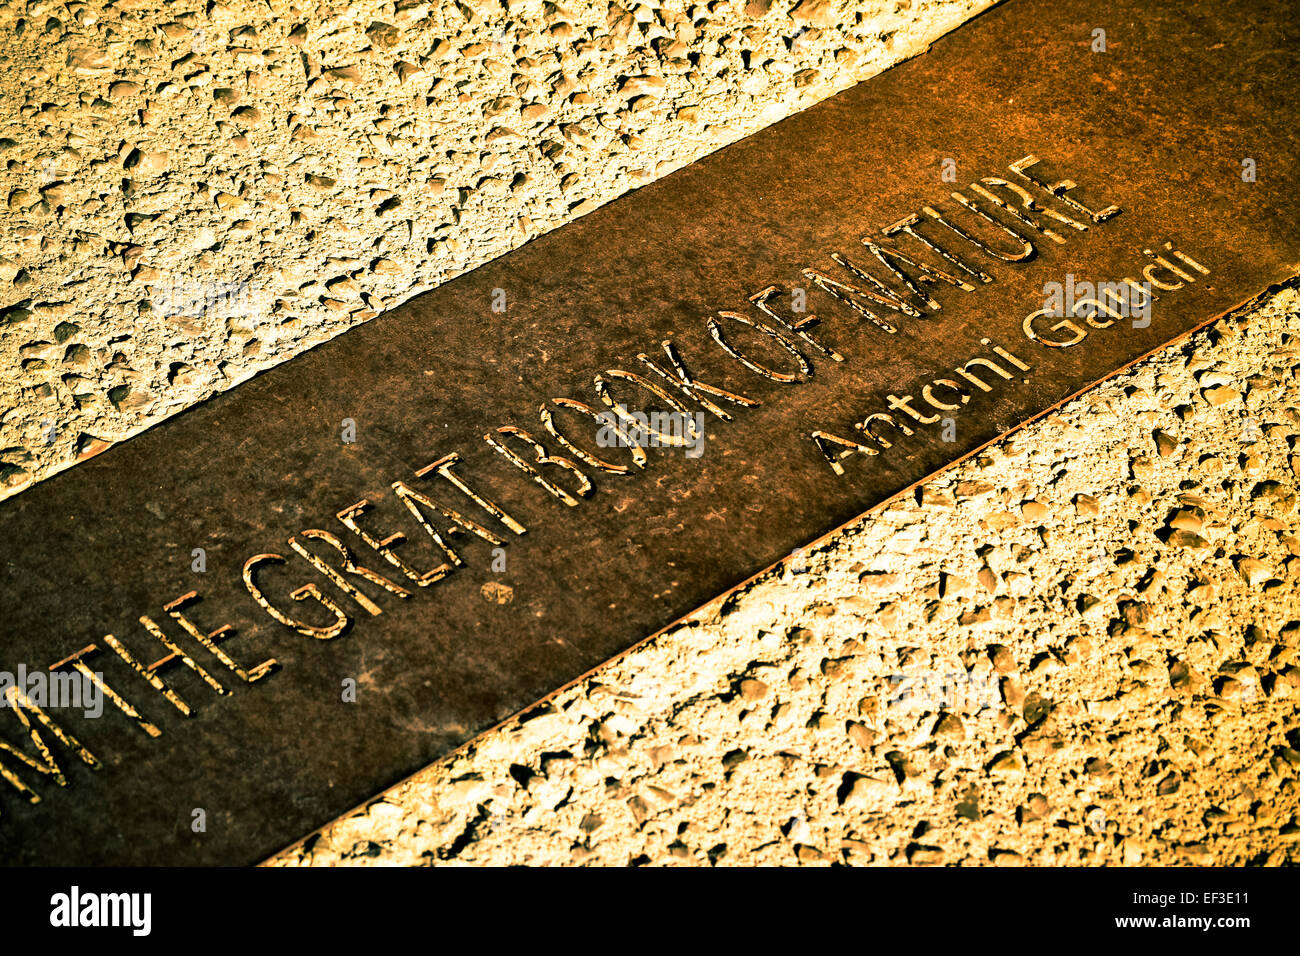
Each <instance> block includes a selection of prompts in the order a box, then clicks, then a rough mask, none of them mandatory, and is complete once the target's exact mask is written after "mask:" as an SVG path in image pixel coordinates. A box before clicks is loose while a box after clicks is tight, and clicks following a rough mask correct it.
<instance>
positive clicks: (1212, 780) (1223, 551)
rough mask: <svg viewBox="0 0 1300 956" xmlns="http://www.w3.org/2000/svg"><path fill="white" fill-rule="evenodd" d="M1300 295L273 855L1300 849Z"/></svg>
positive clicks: (606, 860) (1182, 348)
mask: <svg viewBox="0 0 1300 956" xmlns="http://www.w3.org/2000/svg"><path fill="white" fill-rule="evenodd" d="M1298 320H1300V292H1297V287H1296V286H1294V285H1293V286H1291V287H1289V288H1286V289H1284V290H1281V291H1279V292H1276V293H1275V294H1273V295H1271V296H1269V297H1267V298H1265V299H1264V300H1262V301H1261V302H1260V303H1256V304H1255V305H1253V306H1252V307H1249V308H1247V309H1244V310H1242V311H1241V312H1240V313H1238V314H1236V315H1233V316H1230V317H1228V318H1225V319H1223V320H1221V321H1220V322H1218V323H1216V324H1215V325H1214V326H1212V327H1210V328H1209V329H1208V330H1205V331H1202V332H1200V333H1198V334H1196V335H1195V336H1192V337H1191V338H1189V339H1187V340H1186V341H1184V342H1183V343H1181V344H1178V345H1174V346H1172V347H1169V348H1166V349H1164V350H1163V351H1161V352H1159V353H1157V354H1156V355H1154V356H1152V357H1151V358H1149V359H1147V360H1145V361H1143V362H1141V363H1139V364H1138V365H1136V366H1134V367H1133V368H1132V369H1131V370H1129V371H1128V372H1126V373H1125V374H1123V375H1120V376H1118V377H1116V378H1115V379H1112V380H1110V381H1109V382H1107V383H1105V384H1103V385H1101V386H1099V387H1098V388H1096V389H1094V390H1092V391H1090V392H1088V393H1087V394H1085V395H1083V396H1081V397H1080V398H1078V399H1076V400H1074V401H1072V402H1070V403H1069V404H1067V405H1066V406H1064V407H1063V408H1062V409H1060V410H1059V411H1057V412H1056V413H1053V414H1052V415H1050V416H1048V417H1047V418H1045V419H1042V420H1040V421H1039V422H1037V423H1035V424H1033V425H1030V426H1028V427H1026V428H1025V429H1023V430H1021V431H1020V432H1018V433H1016V434H1014V435H1013V436H1011V437H1009V438H1007V439H1004V440H1002V441H1001V442H999V443H997V444H995V445H993V446H990V447H989V448H987V449H985V451H983V452H982V453H981V454H980V455H978V456H977V457H975V458H973V459H969V460H967V461H966V462H963V463H961V464H959V465H957V466H955V467H954V468H952V469H950V470H949V471H947V472H945V473H944V474H943V475H941V476H939V477H938V478H936V479H934V480H933V481H931V482H930V483H928V484H926V485H924V486H922V487H921V488H920V489H919V490H918V491H917V492H916V493H915V494H913V495H909V496H907V497H906V498H904V499H902V500H898V501H895V502H893V503H891V504H890V505H889V506H888V507H887V508H885V509H884V510H882V511H880V512H877V513H875V514H872V515H869V516H866V517H864V518H862V519H859V520H858V521H856V522H854V523H853V524H852V525H850V526H848V527H847V528H845V529H843V530H842V531H841V532H839V533H837V534H836V535H834V536H832V537H831V538H829V539H828V540H827V541H825V542H823V543H822V545H821V546H819V547H818V548H816V549H815V550H812V551H809V552H808V553H807V554H806V555H804V556H802V557H801V558H799V559H798V560H791V561H788V562H786V563H785V565H784V566H782V567H781V568H778V569H775V570H773V571H770V572H768V573H767V574H765V575H763V576H762V577H761V578H760V579H758V580H756V581H755V582H752V583H751V584H750V585H748V586H747V587H745V588H744V589H742V590H741V591H740V592H738V593H736V594H734V595H732V596H729V597H727V598H726V599H725V600H720V601H717V602H714V604H712V605H710V606H709V607H707V608H705V609H703V610H702V611H701V612H700V613H699V614H697V615H695V616H694V618H693V619H692V620H690V621H688V622H686V623H684V624H682V625H680V626H677V627H675V628H674V629H672V630H670V631H668V632H666V633H664V634H662V635H660V636H658V637H657V638H655V639H653V640H651V641H649V642H647V643H645V644H643V645H641V646H640V647H638V648H636V649H634V650H633V651H632V652H630V653H629V654H627V655H626V656H624V657H622V658H621V659H619V660H617V661H615V662H613V663H611V664H609V665H607V666H605V667H603V668H601V669H600V670H599V671H597V672H596V673H595V674H594V675H593V676H591V677H589V678H588V679H586V680H584V681H581V682H579V683H578V684H576V685H574V686H573V687H571V688H569V689H567V690H565V691H564V692H563V693H561V694H559V695H558V696H556V697H555V698H554V699H553V700H552V701H550V702H549V703H548V704H546V705H544V706H542V707H539V708H537V709H535V710H534V711H533V712H531V713H529V714H526V715H525V716H524V717H523V718H522V719H518V720H515V721H512V722H510V723H508V724H506V725H504V726H503V727H501V728H498V729H497V730H495V731H493V732H491V733H489V734H487V735H485V736H483V737H481V738H479V739H478V740H477V741H475V742H473V743H472V744H471V745H470V746H469V747H468V748H466V749H465V750H464V751H462V752H460V753H458V754H456V755H453V756H451V757H449V758H448V759H446V760H444V761H441V762H439V763H436V764H434V765H432V766H430V767H429V768H427V769H425V770H424V771H421V772H420V773H419V774H417V775H416V776H415V777H413V778H411V779H410V780H408V781H407V782H405V783H403V784H401V785H399V786H398V787H396V788H394V789H393V790H391V791H389V792H388V793H386V794H384V795H382V796H381V797H379V798H377V799H376V800H374V801H373V802H372V803H370V804H369V805H368V806H367V807H365V808H363V809H361V810H359V811H357V812H355V813H353V814H349V815H347V816H345V817H344V818H342V819H341V820H339V821H337V822H335V823H334V824H332V825H330V826H328V827H326V828H324V829H323V830H322V831H321V832H320V833H318V834H315V835H313V836H312V837H310V838H308V840H306V841H305V842H304V843H302V844H301V845H299V846H297V847H293V848H290V849H289V850H287V851H285V852H284V853H282V854H281V855H279V856H278V857H276V858H274V859H273V860H271V861H269V863H270V864H272V865H294V864H315V865H322V864H324V865H339V864H421V863H429V864H440V863H447V864H534V865H542V864H573V863H585V864H599V865H627V864H633V865H639V864H655V865H660V864H664V865H709V864H714V865H728V864H730V865H735V864H810V865H827V864H832V863H844V864H853V865H866V864H886V865H900V864H916V865H920V864H965V865H986V864H1012V865H1018V864H1022V863H1023V864H1029V865H1063V864H1064V865H1071V864H1089V865H1090V864H1111V865H1114V864H1126V865H1139V864H1140V865H1152V864H1165V865H1168V864H1216V865H1242V864H1267V865H1278V864H1282V863H1291V864H1295V863H1297V862H1300V819H1297V813H1298V812H1300V785H1298V782H1297V772H1298V771H1300V713H1298V705H1297V701H1298V700H1300V666H1297V658H1298V657H1300V536H1298V535H1297V533H1296V531H1297V529H1296V494H1295V485H1296V477H1297V470H1298V469H1300V453H1297V448H1296V444H1297V441H1298V440H1300V322H1298ZM800 562H802V563H803V565H804V569H803V570H800Z"/></svg>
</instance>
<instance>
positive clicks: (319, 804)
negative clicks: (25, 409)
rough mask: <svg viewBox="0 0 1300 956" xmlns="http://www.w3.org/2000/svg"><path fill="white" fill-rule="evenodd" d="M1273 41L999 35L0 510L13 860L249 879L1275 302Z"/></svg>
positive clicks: (1004, 23)
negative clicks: (422, 773)
mask: <svg viewBox="0 0 1300 956" xmlns="http://www.w3.org/2000/svg"><path fill="white" fill-rule="evenodd" d="M1098 28H1101V29H1104V30H1105V42H1104V44H1103V46H1102V48H1101V49H1098V47H1097V43H1096V34H1095V32H1094V31H1095V30H1096V29H1098ZM1296 33H1297V28H1296V19H1295V17H1294V15H1293V11H1292V10H1291V9H1290V4H1286V3H1282V2H1271V3H1261V2H1244V0H1239V2H1230V3H1221V4H1213V5H1205V4H1203V5H1196V4H1190V3H1189V4H1165V5H1161V8H1160V9H1159V10H1150V9H1147V5H1145V4H1141V3H1137V2H1128V0H1118V2H1104V3H1097V2H1087V3H1085V2H1082V0H1064V2H1062V0H1011V2H1008V3H1006V4H1003V5H1001V6H999V7H996V8H994V9H993V10H992V11H990V12H988V13H987V14H985V15H982V16H980V17H978V18H977V19H975V20H974V21H972V22H971V23H969V24H967V25H966V26H964V27H962V28H961V29H959V30H958V31H957V32H956V33H954V34H953V35H951V36H949V37H947V38H945V39H944V40H942V41H940V42H938V43H936V44H935V46H934V47H933V48H932V49H931V51H930V52H928V53H926V54H924V55H923V56H920V57H918V58H917V59H915V60H912V61H910V62H908V63H906V64H903V65H901V66H899V67H897V68H895V69H893V70H890V71H889V72H888V73H886V74H884V75H882V76H879V77H877V78H875V79H872V80H870V81H868V82H866V83H863V84H861V85H859V86H857V87H855V88H853V89H851V90H849V91H847V92H844V93H842V94H840V95H838V96H836V97H834V98H832V99H830V100H828V101H826V102H824V103H822V104H821V105H819V106H817V107H814V108H812V109H810V110H807V111H806V112H804V113H801V114H799V115H797V116H794V117H792V118H790V119H788V120H786V121H784V122H781V123H779V124H777V125H775V126H773V127H771V128H769V129H767V130H765V131H764V132H762V133H759V134H758V135H755V136H753V137H751V138H749V139H747V140H744V141H742V142H740V143H737V144H735V145H734V146H732V147H729V148H727V149H725V150H722V151H721V152H719V153H717V154H715V155H713V156H710V157H709V158H707V159H705V160H704V161H702V162H699V163H697V164H695V165H693V166H690V167H688V168H686V169H683V170H681V171H679V172H678V173H675V174H674V175H672V176H670V177H668V178H667V179H665V180H663V181H661V182H658V183H655V184H653V185H651V186H647V187H646V188H644V189H641V190H640V191H638V192H636V193H633V194H631V195H628V196H626V197H624V198H622V199H620V200H618V201H616V202H614V203H612V204H610V205H608V206H606V207H604V208H602V209H599V210H597V211H596V212H593V213H592V214H590V215H588V216H585V217H584V218H582V219H580V220H578V221H577V222H574V223H572V224H571V225H568V226H566V227H564V228H562V229H560V230H558V231H556V232H554V233H551V234H549V235H547V236H545V237H543V238H540V239H537V240H535V241H533V242H531V243H529V244H528V245H527V246H525V247H523V248H522V249H520V250H518V251H516V252H514V253H512V254H510V255H508V256H505V257H504V258H501V259H499V260H497V261H495V262H493V263H491V264H489V265H486V266H483V267H482V268H479V269H477V270H476V271H474V272H472V273H470V274H467V275H465V276H463V277H461V278H459V279H457V280H455V281H453V282H451V283H449V284H447V285H445V286H443V287H441V288H440V289H438V290H436V291H434V292H431V293H428V294H426V295H423V296H421V297H420V298H418V299H416V300H414V301H412V302H410V303H408V304H407V305H404V306H403V307H401V308H398V309H396V310H394V311H392V312H391V313H388V314H386V315H383V316H381V317H380V318H378V319H375V320H374V321H372V322H370V323H369V324H367V325H365V326H362V327H359V328H357V329H354V330H352V331H350V332H348V333H346V334H345V335H343V336H341V337H339V338H338V339H336V340H334V341H332V342H330V343H328V344H326V345H323V346H321V347H319V348H317V349H315V350H313V351H312V352H309V353H307V354H304V355H302V356H300V357H298V358H295V359H293V360H292V361H290V362H288V363H286V364H285V365H282V366H280V367H278V368H276V369H274V370H272V371H270V372H267V373H265V374H263V375H261V376H260V377H258V378H255V379H253V380H251V381H248V382H246V383H244V384H242V385H240V386H239V387H238V388H236V389H234V390H233V391H232V392H230V393H228V394H226V395H223V396H220V397H218V398H216V399H214V400H212V401H209V402H207V403H205V404H203V405H201V406H199V407H196V408H193V409H191V410H190V411H188V412H186V413H184V414H182V415H180V416H178V417H177V418H175V419H173V420H171V421H169V422H167V423H165V424H163V425H161V426H159V427H157V428H154V429H152V430H150V431H149V432H147V433H145V434H143V435H141V436H140V437H138V438H135V439H132V440H131V441H129V442H126V443H125V444H123V445H122V446H120V447H116V448H113V449H111V450H109V451H108V452H106V453H104V454H103V455H101V456H99V457H98V458H95V459H93V460H91V461H88V462H86V463H85V464H83V465H81V466H80V467H78V468H75V469H73V470H71V471H69V472H66V473H64V474H61V475H58V476H56V477H54V478H52V479H50V480H48V481H46V482H44V483H42V484H40V485H37V486H35V487H33V488H31V489H30V490H28V491H26V492H24V493H22V494H20V495H19V496H17V497H16V498H14V499H12V500H10V501H8V502H6V503H4V504H3V505H0V547H2V549H3V552H2V553H0V575H2V576H0V671H2V672H4V674H5V675H9V677H10V679H9V680H8V681H7V682H5V678H4V677H0V682H4V694H5V703H6V706H5V707H4V708H3V709H0V742H3V744H2V745H0V768H2V769H3V775H2V776H0V848H2V852H3V859H4V860H5V861H6V862H8V863H29V864H31V863H57V864H62V863H90V864H97V863H124V864H125V863H142V864H157V863H252V862H254V861H256V860H258V859H260V858H263V857H264V856H266V855H267V854H269V853H271V852H273V851H275V850H277V849H279V848H281V847H283V846H285V845H288V844H289V843H291V842H292V841H294V840H295V839H297V838H299V837H301V836H303V835H305V834H306V833H307V832H309V831H310V830H311V829H313V828H315V827H317V826H319V825H321V824H323V823H325V822H327V821H329V820H330V819H332V818H334V817H336V816H337V815H339V814H340V813H342V812H345V811H347V810H348V809H349V808H351V807H353V806H355V805H357V804H359V803H361V802H363V801H364V800H366V799H367V798H369V797H370V796H372V795H373V794H375V793H377V792H378V791H379V790H381V789H382V788H384V787H387V786H389V785H391V784H394V783H396V782H397V781H398V780H400V779H402V778H403V777H404V776H406V775H408V774H410V773H411V772H413V771H415V770H417V769H418V768H420V767H421V766H423V765H424V764H426V763H428V762H429V761H431V760H433V759H435V758H437V757H439V756H441V755H443V754H446V753H448V752H449V751H450V750H452V749H454V748H455V747H457V746H459V745H461V744H463V743H464V742H465V741H467V740H469V739H470V738H472V737H473V736H474V735H475V734H477V733H479V732H481V731H482V730H484V729H486V728H488V727H490V726H492V725H493V724H495V723H497V722H498V721H500V720H502V719H504V718H506V717H508V716H509V715H511V714H512V713H515V712H517V711H519V710H521V709H523V708H525V707H527V706H529V705H530V704H531V703H533V702H535V701H537V700H538V699H540V698H542V697H544V696H545V695H547V694H548V693H550V692H552V691H553V690H554V689H556V688H557V687H559V686H560V685H562V684H564V683H566V682H568V681H570V680H572V679H574V678H576V677H578V676H579V675H581V674H583V673H584V672H586V671H587V670H589V669H590V668H592V667H595V666H596V665H598V664H600V663H601V662H602V661H604V660H607V659H608V658H609V657H610V656H612V655H614V654H616V653H618V652H620V651H622V650H624V649H626V648H627V647H629V646H630V645H631V644H633V643H635V642H637V641H638V640H640V639H642V638H644V637H646V636H648V635H650V634H652V633H654V632H656V631H657V630H659V629H661V628H663V627H664V626H666V625H668V624H670V623H671V622H673V621H674V620H676V619H678V618H679V617H681V616H682V615H684V614H687V613H689V612H690V611H691V610H693V609H694V608H696V607H698V606H699V605H701V604H702V603H704V602H706V601H708V600H709V599H711V598H713V597H714V596H716V595H718V594H719V593H722V592H723V591H725V590H726V589H728V588H731V587H733V586H735V585H737V584H738V583H740V582H741V581H743V580H745V579H746V578H748V577H749V576H751V575H752V574H754V573H755V572H758V571H760V570H761V569H763V568H764V567H766V566H769V565H771V564H772V563H773V562H776V561H778V560H780V559H782V558H784V557H786V556H787V555H789V554H790V553H791V552H792V551H793V550H794V549H796V548H798V547H800V546H802V545H804V544H806V543H808V542H809V541H811V540H813V539H815V538H817V537H819V536H820V535H822V534H824V533H825V532H827V531H829V530H831V529H833V528H835V527H837V526H839V525H841V524H843V523H844V522H846V521H849V520H850V519H852V518H854V517H855V516H857V515H859V514H861V513H862V512H864V511H865V510H867V509H870V508H871V507H873V506H875V505H877V504H879V503H881V502H882V501H884V500H885V499H887V498H889V497H891V496H893V495H895V494H897V493H899V492H900V491H903V490H905V489H907V488H909V487H910V486H911V485H913V484H914V483H915V482H917V481H918V480H921V479H923V478H924V477H926V476H927V475H930V474H932V473H933V472H935V471H936V470H939V469H941V468H943V467H944V466H946V465H948V464H950V463H951V462H953V461H954V460H956V459H958V458H960V457H962V456H964V455H966V454H968V453H970V452H972V451H973V450H975V449H977V448H979V447H980V446H982V445H984V444H985V443H987V442H989V441H991V440H993V439H995V438H997V437H998V436H1000V435H1002V434H1004V433H1005V432H1007V431H1008V430H1009V429H1011V428H1014V427H1016V426H1018V425H1020V424H1022V423H1024V422H1026V421H1028V420H1030V419H1031V418H1033V417H1035V416H1037V415H1040V414H1041V413H1043V412H1044V411H1045V410H1047V409H1050V408H1051V407H1053V406H1055V405H1057V404H1058V403H1060V402H1061V401H1062V400H1063V399H1065V398H1067V397H1069V396H1070V395H1072V394H1075V393H1077V392H1078V391H1080V390H1081V389H1083V388H1086V387H1087V386H1089V385H1090V384H1092V383H1094V382H1096V381H1098V380H1099V379H1102V378H1104V377H1105V376H1107V375H1110V374H1112V373H1113V372H1115V371H1116V370H1117V369H1119V368H1121V367H1123V366H1125V365H1127V364H1129V363H1131V362H1132V361H1134V360H1135V359H1137V358H1139V357H1141V356H1142V355H1145V354H1146V353H1148V352H1150V351H1152V350H1154V349H1156V348H1158V347H1160V346H1162V345H1163V344H1165V343H1167V342H1169V341H1171V340H1173V339H1176V338H1178V337H1180V336H1182V335H1184V334H1186V333H1187V332H1189V331H1190V330H1192V329H1194V328H1196V327H1198V326H1200V325H1202V324H1204V323H1206V322H1207V321H1210V320H1212V319H1213V318H1215V317H1217V316H1219V315H1221V314H1223V313H1224V312H1225V311H1227V310H1229V309H1231V308H1233V307H1235V306H1237V305H1239V304H1241V303H1242V302H1244V301H1246V300H1248V299H1249V298H1250V297H1252V296H1254V295H1256V294H1257V293H1259V292H1261V291H1262V290H1264V289H1265V288H1266V287H1268V286H1269V285H1270V284H1272V283H1276V282H1279V281H1281V280H1284V279H1285V278H1287V277H1289V276H1291V275H1293V274H1294V273H1295V272H1296V271H1297V269H1298V265H1297V263H1298V262H1300V228H1298V227H1297V225H1296V222H1297V218H1298V217H1300V202H1297V196H1296V190H1295V188H1294V183H1295V181H1296V177H1297V174H1298V173H1300V170H1297V168H1296V160H1297V157H1300V137H1298V136H1297V132H1296V130H1297V123H1296V119H1297V117H1296V114H1295V102H1296V95H1297V92H1298V89H1297V87H1298V85H1300V84H1298V83H1297V78H1300V62H1297V60H1300V53H1298V52H1297V51H1300V43H1298V42H1297V41H1298V40H1300V38H1298V37H1297V36H1296ZM665 343H670V344H669V345H665ZM196 549H201V551H202V560H201V561H200V560H199V557H198V556H197V555H196ZM199 567H202V568H203V570H197V568H199ZM20 670H21V672H22V673H21V675H20ZM34 674H35V675H39V676H38V677H34V676H33V675H34ZM19 676H21V677H22V678H23V679H22V680H19V679H18V678H19ZM76 689H80V690H82V691H84V692H85V694H84V696H85V700H82V701H81V702H80V704H81V706H73V705H70V704H69V701H70V700H72V697H71V695H72V692H73V691H74V690H76ZM92 698H93V699H97V700H98V702H99V705H100V707H101V709H102V712H101V713H100V714H99V715H98V716H87V712H88V711H90V710H92V709H93V708H92V707H90V706H89V704H88V702H89V701H90V700H91V699H92ZM33 797H37V798H39V802H31V801H32V798H33ZM199 811H201V817H202V820H203V822H204V826H203V827H202V828H201V829H200V828H196V827H195V826H194V821H195V820H197V819H199Z"/></svg>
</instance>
